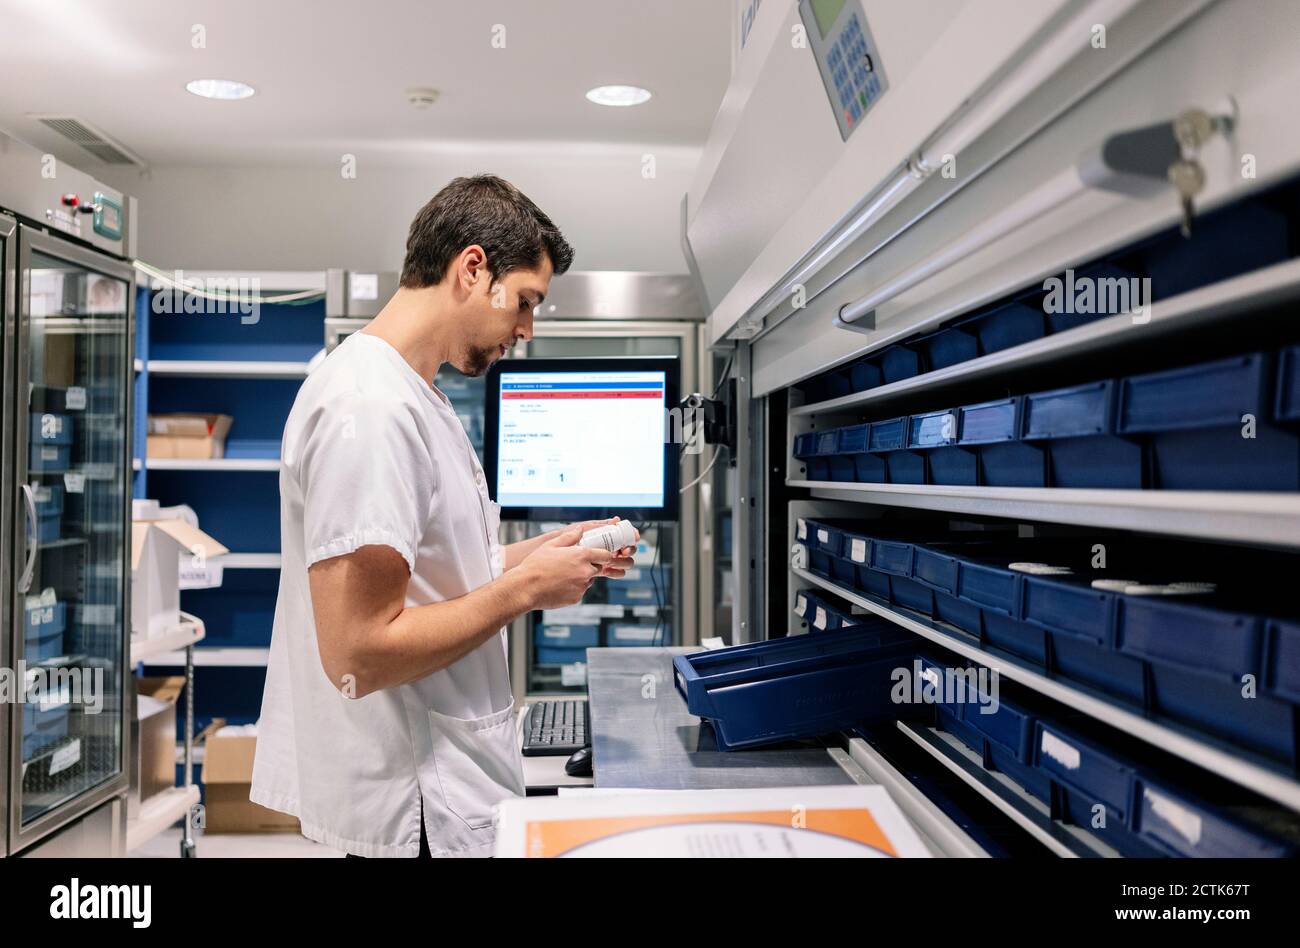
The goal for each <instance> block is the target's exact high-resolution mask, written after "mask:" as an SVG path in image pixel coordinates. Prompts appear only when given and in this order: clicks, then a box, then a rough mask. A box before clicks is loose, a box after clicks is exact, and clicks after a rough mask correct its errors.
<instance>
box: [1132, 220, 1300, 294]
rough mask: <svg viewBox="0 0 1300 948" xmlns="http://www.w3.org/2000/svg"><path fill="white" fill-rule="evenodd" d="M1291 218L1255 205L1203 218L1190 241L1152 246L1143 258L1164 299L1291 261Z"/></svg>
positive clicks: (1175, 237) (1176, 237) (1173, 236)
mask: <svg viewBox="0 0 1300 948" xmlns="http://www.w3.org/2000/svg"><path fill="white" fill-rule="evenodd" d="M1287 226H1288V224H1287V218H1286V215H1284V214H1282V213H1279V212H1278V211H1275V210H1273V209H1272V208H1270V207H1267V206H1266V205H1264V204H1261V203H1258V202H1255V201H1244V202H1241V203H1238V204H1234V205H1232V206H1231V207H1227V208H1224V209H1222V210H1219V211H1215V212H1213V213H1210V214H1206V215H1204V216H1198V217H1197V220H1196V226H1195V227H1194V228H1193V230H1192V236H1191V238H1190V239H1188V238H1184V237H1183V236H1182V234H1180V233H1178V232H1177V231H1172V232H1170V233H1169V234H1168V235H1166V236H1164V237H1162V238H1160V239H1158V240H1156V241H1154V242H1153V243H1151V244H1149V245H1148V246H1147V248H1146V249H1145V251H1144V253H1143V255H1142V258H1143V263H1144V265H1145V268H1146V271H1147V275H1148V276H1149V277H1150V278H1151V295H1152V297H1153V298H1155V299H1157V300H1160V299H1165V298H1166V297H1169V296H1174V295H1176V294H1178V293H1185V292H1187V291H1189V290H1194V289H1196V288H1198V287H1202V286H1207V285H1209V284H1211V283H1217V282H1219V281H1220V280H1226V279H1229V278H1231V277H1234V276H1239V275H1241V274H1243V273H1249V272H1250V271H1251V270H1257V269H1259V268H1261V267H1267V266H1271V265H1272V264H1275V263H1281V262H1282V261H1283V260H1286V259H1287V253H1288V246H1287Z"/></svg>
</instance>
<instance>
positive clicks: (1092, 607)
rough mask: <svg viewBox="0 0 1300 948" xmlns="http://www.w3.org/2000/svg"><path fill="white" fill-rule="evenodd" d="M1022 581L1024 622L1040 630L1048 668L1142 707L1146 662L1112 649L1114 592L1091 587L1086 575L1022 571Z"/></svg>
mask: <svg viewBox="0 0 1300 948" xmlns="http://www.w3.org/2000/svg"><path fill="white" fill-rule="evenodd" d="M1022 582H1023V584H1024V618H1025V621H1026V622H1029V623H1031V624H1034V625H1037V626H1040V627H1041V628H1042V629H1043V630H1044V631H1046V633H1047V637H1048V641H1049V643H1050V646H1051V651H1050V658H1049V662H1048V664H1049V666H1050V667H1051V669H1052V671H1053V672H1055V673H1056V674H1057V675H1059V676H1061V677H1063V678H1069V679H1071V680H1073V681H1077V682H1080V683H1082V684H1085V685H1088V686H1090V687H1092V688H1096V689H1097V690H1099V691H1102V692H1105V693H1106V694H1108V695H1111V696H1113V697H1118V698H1121V699H1123V700H1124V701H1125V702H1126V703H1128V704H1130V705H1134V706H1136V707H1139V708H1140V707H1142V706H1143V704H1144V701H1145V683H1146V666H1145V665H1144V664H1143V662H1142V661H1140V660H1138V659H1136V658H1133V657H1131V656H1128V655H1122V654H1120V653H1119V652H1117V651H1115V649H1114V627H1115V621H1116V619H1115V612H1116V596H1115V595H1114V594H1113V593H1109V592H1105V591H1102V590H1097V589H1093V588H1092V587H1091V586H1090V584H1089V581H1088V579H1087V576H1086V575H1085V577H1084V578H1081V579H1076V578H1073V577H1066V576H1032V575H1028V576H1025V578H1024V579H1023V580H1022Z"/></svg>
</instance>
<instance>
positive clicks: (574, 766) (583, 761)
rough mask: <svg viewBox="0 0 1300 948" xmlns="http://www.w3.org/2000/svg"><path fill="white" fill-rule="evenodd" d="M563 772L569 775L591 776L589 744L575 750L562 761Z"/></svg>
mask: <svg viewBox="0 0 1300 948" xmlns="http://www.w3.org/2000/svg"><path fill="white" fill-rule="evenodd" d="M564 772H565V773H566V774H568V775H569V776H570V777H590V776H591V746H590V745H588V746H587V747H583V748H581V749H580V750H576V751H574V752H573V754H572V755H571V756H570V757H569V759H568V760H566V761H565V762H564Z"/></svg>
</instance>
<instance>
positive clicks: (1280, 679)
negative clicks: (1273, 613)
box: [1264, 619, 1300, 705]
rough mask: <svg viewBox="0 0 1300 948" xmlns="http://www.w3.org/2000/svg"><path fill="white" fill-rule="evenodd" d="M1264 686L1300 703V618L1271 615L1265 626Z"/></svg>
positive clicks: (1281, 696) (1276, 693) (1272, 691)
mask: <svg viewBox="0 0 1300 948" xmlns="http://www.w3.org/2000/svg"><path fill="white" fill-rule="evenodd" d="M1264 668H1265V671H1264V686H1265V688H1267V689H1268V690H1269V691H1270V692H1271V693H1273V694H1275V695H1277V696H1278V697H1280V698H1282V699H1284V700H1286V701H1290V702H1291V703H1292V704H1297V705H1300V622H1296V621H1294V620H1287V621H1283V620H1280V619H1270V620H1269V621H1268V623H1267V624H1266V626H1265V629H1264Z"/></svg>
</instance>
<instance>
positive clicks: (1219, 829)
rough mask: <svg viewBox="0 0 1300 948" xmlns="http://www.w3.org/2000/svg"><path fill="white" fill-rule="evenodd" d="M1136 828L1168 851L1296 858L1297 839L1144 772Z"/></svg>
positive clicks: (1145, 838) (1191, 854) (1188, 854)
mask: <svg viewBox="0 0 1300 948" xmlns="http://www.w3.org/2000/svg"><path fill="white" fill-rule="evenodd" d="M1133 823H1134V826H1133V828H1134V830H1135V832H1136V833H1137V834H1138V836H1139V837H1140V838H1141V839H1142V841H1143V842H1145V843H1147V844H1148V845H1150V846H1152V847H1154V848H1156V849H1157V850H1159V851H1160V852H1161V853H1162V854H1164V855H1168V856H1184V857H1201V858H1207V857H1208V858H1216V857H1217V858H1243V857H1244V858H1262V857H1271V858H1278V857H1293V856H1295V855H1296V854H1297V846H1296V840H1295V839H1294V838H1284V837H1281V836H1276V835H1273V834H1272V833H1270V832H1268V831H1267V830H1265V829H1263V828H1261V827H1260V826H1258V825H1253V824H1252V823H1250V822H1249V821H1247V820H1244V819H1240V818H1237V817H1234V816H1233V815H1232V814H1231V812H1230V811H1228V810H1225V809H1223V808H1221V807H1218V806H1215V805H1213V804H1211V803H1208V802H1206V801H1204V800H1200V799H1197V798H1196V797H1195V796H1192V795H1190V794H1187V793H1186V792H1185V791H1183V790H1181V789H1176V788H1174V787H1173V786H1170V785H1166V784H1165V783H1163V782H1159V781H1157V780H1153V779H1148V778H1147V777H1145V776H1143V775H1142V774H1139V776H1138V789H1137V806H1136V807H1135V809H1134V820H1133Z"/></svg>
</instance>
